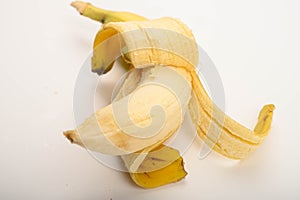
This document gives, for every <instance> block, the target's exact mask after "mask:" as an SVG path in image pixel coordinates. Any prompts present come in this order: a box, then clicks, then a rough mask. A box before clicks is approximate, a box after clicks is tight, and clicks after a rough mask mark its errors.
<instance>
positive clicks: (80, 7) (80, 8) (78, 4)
mask: <svg viewBox="0 0 300 200" xmlns="http://www.w3.org/2000/svg"><path fill="white" fill-rule="evenodd" d="M71 6H72V7H74V8H76V10H77V11H78V12H79V13H80V14H82V13H83V11H84V10H85V8H86V7H87V6H88V3H85V2H82V1H73V2H72V3H71Z"/></svg>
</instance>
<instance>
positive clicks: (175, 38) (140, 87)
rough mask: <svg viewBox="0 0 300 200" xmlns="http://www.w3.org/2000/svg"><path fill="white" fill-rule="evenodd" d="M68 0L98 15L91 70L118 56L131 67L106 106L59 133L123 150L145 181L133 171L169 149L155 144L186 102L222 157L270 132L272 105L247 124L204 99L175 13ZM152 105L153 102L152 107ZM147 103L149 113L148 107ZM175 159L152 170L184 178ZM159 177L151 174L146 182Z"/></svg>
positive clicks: (103, 68) (193, 47)
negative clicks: (143, 13) (151, 16)
mask: <svg viewBox="0 0 300 200" xmlns="http://www.w3.org/2000/svg"><path fill="white" fill-rule="evenodd" d="M73 6H74V7H76V8H77V9H78V10H79V12H80V13H81V14H83V15H84V16H87V17H90V18H92V19H94V20H97V21H100V22H104V25H103V26H102V28H101V29H100V31H99V32H98V33H97V36H96V39H95V42H94V53H93V58H92V71H94V72H97V73H99V74H102V73H103V72H104V73H105V72H107V71H109V70H110V69H111V67H112V64H113V62H114V60H115V58H117V57H118V56H121V57H122V58H123V60H124V61H125V62H127V63H128V64H129V65H130V66H131V67H132V68H134V69H133V70H132V72H130V74H129V76H128V77H127V81H125V82H124V84H123V86H122V88H121V89H120V91H119V93H118V95H117V97H116V99H115V100H114V102H112V104H111V105H109V106H107V107H105V108H103V109H100V110H98V111H96V113H95V114H94V115H93V116H91V117H90V118H88V119H87V120H86V121H85V122H84V123H83V124H82V125H80V126H79V127H78V128H77V129H76V130H72V131H66V132H65V133H64V134H65V136H66V137H67V138H68V139H69V140H71V141H72V142H74V143H76V144H79V145H81V146H84V147H86V148H88V149H91V150H94V151H98V152H102V153H106V154H111V155H121V156H122V159H123V160H124V163H125V165H126V166H127V168H128V169H129V172H131V177H132V179H133V180H134V181H135V182H136V183H137V184H138V185H140V186H142V187H147V184H143V183H142V182H143V180H146V179H145V177H144V175H145V174H144V175H141V174H140V173H139V170H143V168H147V167H148V164H147V163H149V162H148V161H149V155H150V154H151V152H155V151H156V150H157V149H160V148H162V149H164V153H163V154H156V156H157V155H162V156H163V155H164V154H167V152H172V150H170V149H169V148H168V147H165V146H163V147H162V146H161V145H162V143H163V142H164V141H166V140H167V139H168V138H169V137H171V136H172V135H173V134H174V133H175V132H176V131H177V130H178V128H179V127H180V125H181V123H182V120H183V115H184V113H185V112H186V110H187V108H188V109H189V112H190V115H191V118H192V120H193V123H194V125H195V128H196V130H197V133H198V135H199V137H200V138H202V139H203V140H204V141H205V142H206V144H208V145H209V146H210V147H211V148H213V149H214V150H215V151H217V152H218V153H220V154H222V155H224V156H226V157H228V158H232V159H243V158H245V157H247V156H249V155H250V154H251V153H252V152H253V151H254V150H255V149H256V148H257V147H258V146H259V144H261V142H262V141H263V140H264V138H265V137H266V136H267V135H268V133H269V130H270V127H271V121H272V116H273V111H274V109H275V106H274V105H272V104H270V105H266V106H264V107H263V108H262V110H261V112H260V114H259V117H258V122H257V125H256V127H255V128H254V130H253V131H252V130H250V129H248V128H246V127H244V126H242V125H241V124H239V123H238V122H236V121H234V120H233V119H231V118H230V117H229V116H227V115H226V114H225V113H224V112H223V111H222V110H221V109H219V108H218V107H217V106H216V105H215V104H214V102H213V101H212V100H211V99H210V97H209V96H208V94H207V93H206V91H205V89H204V87H203V85H202V83H201V81H200V79H199V77H198V75H197V72H196V67H197V65H198V57H199V56H198V47H197V44H196V42H195V39H194V36H193V34H192V31H191V30H190V29H189V28H188V27H187V26H186V25H185V24H183V23H182V22H180V21H179V20H177V19H173V18H169V17H165V18H160V19H155V20H147V19H145V18H143V17H140V16H137V15H135V14H131V13H124V12H112V11H106V10H102V9H97V8H95V7H93V6H92V5H91V4H86V3H82V2H76V3H73ZM132 20H134V21H132ZM106 22H109V23H106ZM157 105H158V106H159V107H158V108H159V109H157V110H154V109H153V108H154V107H155V106H157ZM151 108H152V109H153V110H152V111H153V112H150V113H149V110H150V109H151ZM162 122H163V123H162ZM145 130H147V131H145ZM173 155H175V154H173ZM172 158H173V157H172ZM174 158H176V159H171V161H169V162H168V163H167V165H164V166H161V168H155V169H154V170H153V172H152V173H153V174H154V175H155V177H157V176H158V174H160V175H161V173H162V170H170V168H168V167H171V168H172V169H171V170H173V169H177V170H178V171H179V172H181V173H178V174H177V175H178V176H176V177H177V179H176V178H174V180H173V179H172V180H171V179H169V182H172V181H176V180H179V179H181V178H182V177H184V176H185V173H184V169H183V168H182V167H180V166H182V165H178V163H182V162H181V161H182V159H181V157H180V155H178V154H176V156H174ZM176 166H177V167H176ZM175 171H176V170H175ZM147 173H148V172H147ZM137 174H138V175H137ZM153 174H152V175H153ZM179 174H180V175H179ZM145 176H146V177H148V179H149V180H151V179H150V178H149V176H147V175H145ZM181 176H182V177H181ZM178 177H181V178H178ZM149 180H148V181H149ZM152 180H153V179H152ZM153 181H154V180H153ZM150 182H151V181H150ZM148 183H149V182H148ZM156 183H157V184H156ZM165 183H166V182H164V181H163V182H160V183H159V184H158V182H157V181H154V182H152V183H151V184H150V185H151V186H154V187H155V186H159V185H162V184H165ZM151 186H149V185H148V187H151Z"/></svg>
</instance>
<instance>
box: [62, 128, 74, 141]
mask: <svg viewBox="0 0 300 200" xmlns="http://www.w3.org/2000/svg"><path fill="white" fill-rule="evenodd" d="M64 136H65V137H66V138H67V139H68V140H69V141H70V142H71V143H73V142H74V139H73V138H74V131H65V132H64Z"/></svg>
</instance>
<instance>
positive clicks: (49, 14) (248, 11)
mask: <svg viewBox="0 0 300 200" xmlns="http://www.w3.org/2000/svg"><path fill="white" fill-rule="evenodd" d="M91 2H92V3H94V4H95V5H98V6H101V7H103V8H107V9H114V10H127V11H132V12H136V13H138V14H140V15H143V16H146V17H148V18H158V17H162V16H172V17H176V18H179V19H181V20H182V21H184V22H185V23H186V24H187V25H188V26H189V27H190V28H191V29H192V30H193V32H194V34H195V36H196V38H197V41H198V43H199V44H200V46H201V47H203V48H204V49H205V50H206V52H207V53H208V55H209V56H210V57H211V58H212V60H213V61H214V62H215V64H216V66H217V69H218V71H219V73H220V75H221V77H222V81H223V84H224V88H225V94H226V112H227V113H228V114H229V115H231V116H232V117H234V118H235V119H238V120H239V121H240V122H241V123H243V124H245V125H247V126H248V127H253V126H254V124H255V122H256V117H257V114H258V111H259V109H260V108H261V107H262V106H263V105H264V104H266V103H274V104H275V105H276V111H275V116H274V121H273V127H272V130H271V132H270V135H269V137H268V138H267V139H266V141H265V142H264V143H263V145H262V146H261V147H260V148H259V149H258V150H257V151H256V152H255V153H254V154H252V155H251V156H250V157H249V158H247V159H245V160H243V161H241V162H236V161H232V160H228V159H225V158H223V157H221V156H220V155H217V154H215V153H213V154H211V155H210V156H209V157H207V158H206V159H204V160H199V159H198V158H197V152H198V148H199V143H200V142H199V140H197V141H196V142H195V144H194V145H193V147H192V148H191V149H190V150H189V151H188V152H187V153H186V154H185V155H184V159H185V162H186V164H185V168H186V170H187V171H188V173H189V174H188V176H187V177H186V178H185V180H184V181H181V182H179V183H176V184H171V185H168V186H165V187H161V188H158V189H153V190H144V189H140V188H138V187H136V186H135V185H134V184H132V183H131V180H130V179H129V178H128V176H127V175H126V174H124V173H120V172H116V171H114V170H112V169H110V168H107V167H104V166H102V165H101V164H99V163H98V162H97V161H96V160H94V159H93V158H92V157H91V156H90V155H89V154H88V153H87V152H86V151H85V150H84V149H82V148H79V147H78V146H75V145H71V144H70V143H69V142H68V141H67V140H66V139H65V138H64V137H63V135H62V132H63V131H64V130H67V129H70V128H73V127H74V126H75V124H74V121H73V108H72V100H73V99H72V98H73V89H74V84H75V79H76V76H77V74H78V72H79V69H80V67H81V64H82V63H83V62H84V60H85V59H86V57H87V56H88V54H89V53H90V51H91V47H92V41H93V37H94V35H95V33H96V31H97V30H98V29H99V27H100V25H99V24H98V23H97V22H93V21H91V20H88V19H85V18H84V17H81V16H80V15H78V13H77V12H76V11H75V10H74V9H73V8H71V7H70V6H69V3H70V2H69V1H68V0H52V1H38V0H27V1H9V0H6V1H5V0H1V8H0V25H1V32H0V53H1V59H0V63H1V67H0V76H1V78H0V91H1V94H0V96H1V98H0V99H1V103H0V119H1V122H0V128H1V129H0V131H1V133H0V160H1V161H0V199H101V200H102V199H103V200H109V199H110V198H112V199H113V200H117V199H118V200H121V199H131V200H134V199H136V200H140V199H221V198H222V199H251V200H252V199H271V198H273V199H299V198H300V172H299V169H300V131H299V124H300V122H299V117H298V113H299V111H300V110H299V105H298V104H299V98H300V92H299V85H300V78H299V72H300V70H299V67H300V39H299V38H300V37H299V35H300V23H299V19H300V12H299V10H300V4H299V0H252V1H245V0H242V1H241V0H227V1H224V0H209V1H208V0H205V1H204V0H198V1H192V0H184V1H176V2H175V1H171V0H152V1H137V0H101V1H100V0H99V1H96V0H95V1H91Z"/></svg>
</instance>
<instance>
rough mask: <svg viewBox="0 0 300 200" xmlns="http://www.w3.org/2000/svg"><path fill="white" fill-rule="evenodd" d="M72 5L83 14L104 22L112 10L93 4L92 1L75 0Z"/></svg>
mask: <svg viewBox="0 0 300 200" xmlns="http://www.w3.org/2000/svg"><path fill="white" fill-rule="evenodd" d="M71 6H73V7H74V8H76V10H77V11H78V12H79V13H80V14H81V15H83V16H85V17H88V18H90V19H93V20H95V21H98V22H101V23H104V22H105V18H106V15H107V14H108V13H111V12H112V11H108V10H104V9H101V8H97V7H95V6H93V5H92V4H91V3H86V2H82V1H74V2H72V3H71Z"/></svg>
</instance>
